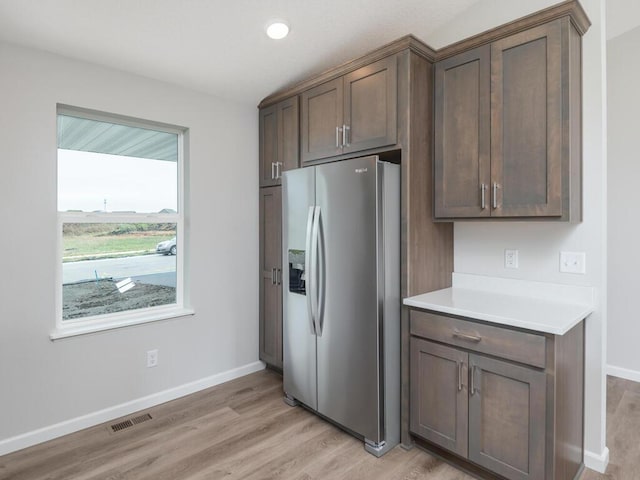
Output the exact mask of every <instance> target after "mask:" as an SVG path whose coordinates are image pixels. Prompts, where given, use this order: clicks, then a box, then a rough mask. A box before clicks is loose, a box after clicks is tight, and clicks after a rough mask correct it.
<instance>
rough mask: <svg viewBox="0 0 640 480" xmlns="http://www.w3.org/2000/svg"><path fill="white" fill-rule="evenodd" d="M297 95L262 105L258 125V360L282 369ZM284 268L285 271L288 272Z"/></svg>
mask: <svg viewBox="0 0 640 480" xmlns="http://www.w3.org/2000/svg"><path fill="white" fill-rule="evenodd" d="M298 123H299V113H298V97H297V96H293V97H290V98H286V99H284V100H282V101H280V102H278V103H276V104H274V105H270V106H269V107H266V108H263V109H261V110H260V113H259V129H260V168H259V170H260V227H259V235H260V238H259V244H260V272H259V275H260V276H259V278H260V306H259V311H260V348H259V355H260V360H262V361H263V362H265V363H267V364H268V365H269V366H271V367H274V368H276V369H282V275H283V270H282V192H281V189H282V187H281V181H282V180H281V179H282V173H283V172H284V171H286V170H291V169H293V168H298V166H299V148H298V134H299V128H298ZM285 273H286V272H285Z"/></svg>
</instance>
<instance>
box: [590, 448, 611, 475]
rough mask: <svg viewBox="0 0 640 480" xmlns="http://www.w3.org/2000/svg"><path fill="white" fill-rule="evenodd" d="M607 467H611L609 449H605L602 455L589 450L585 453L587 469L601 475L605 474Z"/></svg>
mask: <svg viewBox="0 0 640 480" xmlns="http://www.w3.org/2000/svg"><path fill="white" fill-rule="evenodd" d="M607 465H609V449H608V448H607V447H604V450H603V451H602V453H599V454H598V453H595V452H590V451H589V450H585V451H584V466H585V467H587V468H590V469H591V470H595V471H596V472H599V473H604V472H605V470H606V469H607Z"/></svg>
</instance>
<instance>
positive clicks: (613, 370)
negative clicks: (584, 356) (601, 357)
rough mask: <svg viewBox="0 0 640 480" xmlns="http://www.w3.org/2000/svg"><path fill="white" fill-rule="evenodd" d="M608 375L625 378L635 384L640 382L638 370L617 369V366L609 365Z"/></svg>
mask: <svg viewBox="0 0 640 480" xmlns="http://www.w3.org/2000/svg"><path fill="white" fill-rule="evenodd" d="M607 375H611V376H613V377H620V378H625V379H627V380H632V381H634V382H640V372H639V371H637V370H629V369H628V368H622V367H616V366H615V365H607Z"/></svg>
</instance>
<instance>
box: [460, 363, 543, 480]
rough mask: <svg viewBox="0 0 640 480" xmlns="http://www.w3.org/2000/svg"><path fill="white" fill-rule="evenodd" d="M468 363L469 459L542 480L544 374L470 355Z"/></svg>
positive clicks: (521, 478) (516, 475) (495, 469)
mask: <svg viewBox="0 0 640 480" xmlns="http://www.w3.org/2000/svg"><path fill="white" fill-rule="evenodd" d="M469 366H470V369H471V372H470V387H469V460H471V461H472V462H474V463H477V464H478V465H481V466H483V467H485V468H487V469H489V470H491V471H493V472H496V473H498V474H500V475H502V476H503V477H507V478H513V479H518V480H525V479H543V478H545V477H544V454H545V422H544V420H545V418H546V414H545V401H546V376H545V374H544V372H541V371H538V370H534V369H532V368H527V367H521V366H518V365H514V364H512V363H508V362H503V361H500V360H495V359H492V358H488V357H484V356H482V355H474V354H470V355H469Z"/></svg>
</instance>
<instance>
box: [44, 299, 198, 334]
mask: <svg viewBox="0 0 640 480" xmlns="http://www.w3.org/2000/svg"><path fill="white" fill-rule="evenodd" d="M194 314H195V312H194V311H193V310H192V309H190V308H184V307H178V306H171V307H167V308H163V307H154V308H149V309H144V310H139V311H133V312H124V313H120V314H112V315H105V316H104V320H102V319H99V317H94V318H93V319H83V320H79V321H73V320H68V321H67V322H64V324H63V325H62V326H60V325H58V327H57V328H56V329H55V330H54V331H53V332H51V334H50V335H49V338H50V339H51V340H59V339H62V338H67V337H76V336H78V335H88V334H91V333H97V332H104V331H106V330H115V329H117V328H124V327H130V326H132V325H142V324H144V323H151V322H157V321H161V320H170V319H174V318H179V317H186V316H191V315H194Z"/></svg>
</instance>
